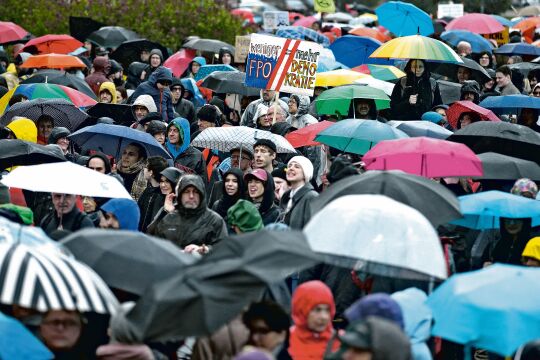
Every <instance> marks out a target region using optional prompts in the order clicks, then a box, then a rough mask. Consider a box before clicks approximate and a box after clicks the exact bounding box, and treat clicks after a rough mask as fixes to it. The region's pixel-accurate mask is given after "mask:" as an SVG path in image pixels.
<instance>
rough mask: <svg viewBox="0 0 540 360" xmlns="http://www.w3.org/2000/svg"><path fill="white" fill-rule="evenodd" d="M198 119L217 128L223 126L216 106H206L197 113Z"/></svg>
mask: <svg viewBox="0 0 540 360" xmlns="http://www.w3.org/2000/svg"><path fill="white" fill-rule="evenodd" d="M197 119H199V120H201V121H207V122H209V123H213V124H214V125H216V127H219V126H221V121H220V120H221V119H220V116H219V113H218V110H217V109H216V107H215V106H214V105H204V106H203V107H201V108H200V109H199V111H198V112H197Z"/></svg>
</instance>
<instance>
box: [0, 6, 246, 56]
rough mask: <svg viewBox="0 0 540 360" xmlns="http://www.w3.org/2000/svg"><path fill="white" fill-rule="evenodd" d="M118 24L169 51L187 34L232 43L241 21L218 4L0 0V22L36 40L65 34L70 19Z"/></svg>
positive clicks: (67, 32) (177, 45)
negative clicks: (20, 29) (21, 29)
mask: <svg viewBox="0 0 540 360" xmlns="http://www.w3.org/2000/svg"><path fill="white" fill-rule="evenodd" d="M70 15H71V16H86V17H91V18H93V19H94V20H97V21H101V22H103V23H105V24H108V25H117V26H123V27H125V28H128V29H131V30H133V31H135V32H137V33H138V34H140V35H141V36H143V37H146V38H148V39H150V40H153V41H157V42H160V43H162V44H163V45H165V46H168V47H170V48H172V49H174V50H176V49H178V48H179V46H180V44H181V43H182V40H183V39H185V38H186V37H187V36H189V35H198V36H200V37H202V38H213V39H219V40H223V41H225V42H228V43H230V44H234V37H235V35H241V34H243V30H242V26H241V20H238V19H237V18H235V17H233V16H231V15H230V13H229V10H228V9H227V8H226V6H225V4H224V1H220V0H216V1H214V0H159V1H155V0H2V6H0V19H2V20H4V21H13V22H15V23H17V24H19V25H21V26H22V27H24V28H25V29H26V30H28V31H30V32H31V33H32V34H34V35H36V36H41V35H45V34H69V16H70Z"/></svg>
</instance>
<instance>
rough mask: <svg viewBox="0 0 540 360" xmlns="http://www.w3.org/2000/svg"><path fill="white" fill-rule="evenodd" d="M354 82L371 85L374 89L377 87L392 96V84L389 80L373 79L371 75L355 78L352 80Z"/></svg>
mask: <svg viewBox="0 0 540 360" xmlns="http://www.w3.org/2000/svg"><path fill="white" fill-rule="evenodd" d="M353 83H354V84H361V85H362V84H363V85H368V86H371V87H373V88H375V89H379V90H382V91H384V93H385V94H386V95H388V96H392V92H393V91H394V86H395V85H394V84H393V83H391V82H389V81H383V80H379V79H375V78H374V77H372V76H366V77H363V78H360V79H357V80H354V81H353Z"/></svg>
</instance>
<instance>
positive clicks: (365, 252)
mask: <svg viewBox="0 0 540 360" xmlns="http://www.w3.org/2000/svg"><path fill="white" fill-rule="evenodd" d="M304 233H305V235H306V236H307V238H308V242H309V244H310V245H311V248H312V249H313V250H314V251H315V252H317V253H319V254H321V255H322V256H323V258H324V259H325V261H327V262H328V263H330V264H334V265H338V266H346V267H354V268H355V269H356V270H359V271H362V272H365V273H370V274H376V275H382V276H389V277H394V278H401V279H414V280H430V279H433V278H438V279H445V278H446V277H447V271H446V263H445V260H444V254H443V249H442V246H441V244H440V242H439V237H438V236H437V233H436V231H435V229H434V228H433V226H432V225H431V224H430V223H429V221H428V220H427V219H426V218H425V217H424V216H423V215H422V214H421V213H420V212H418V211H417V210H415V209H413V208H411V207H410V206H407V205H405V204H402V203H400V202H397V201H395V200H392V199H390V198H388V197H386V196H383V195H348V196H343V197H340V198H338V199H336V200H334V201H332V202H331V203H330V204H328V205H327V206H325V207H324V208H323V209H322V210H321V211H319V212H318V213H317V214H316V215H315V216H314V217H313V218H311V220H310V222H309V223H308V224H307V225H306V227H305V228H304Z"/></svg>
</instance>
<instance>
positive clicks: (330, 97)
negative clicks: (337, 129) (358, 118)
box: [315, 85, 390, 116]
mask: <svg viewBox="0 0 540 360" xmlns="http://www.w3.org/2000/svg"><path fill="white" fill-rule="evenodd" d="M354 99H371V100H374V102H375V106H376V107H377V110H382V109H388V108H389V107H390V98H389V97H388V95H386V94H385V93H384V91H382V90H379V89H375V88H373V87H371V86H367V85H346V86H338V87H335V88H333V89H330V90H325V91H323V92H322V93H321V95H319V96H318V97H317V100H315V106H316V107H317V113H318V114H326V115H336V114H337V115H339V116H347V114H349V110H350V108H351V102H352V101H353V100H354Z"/></svg>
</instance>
